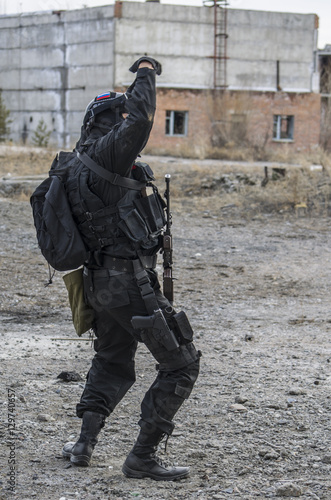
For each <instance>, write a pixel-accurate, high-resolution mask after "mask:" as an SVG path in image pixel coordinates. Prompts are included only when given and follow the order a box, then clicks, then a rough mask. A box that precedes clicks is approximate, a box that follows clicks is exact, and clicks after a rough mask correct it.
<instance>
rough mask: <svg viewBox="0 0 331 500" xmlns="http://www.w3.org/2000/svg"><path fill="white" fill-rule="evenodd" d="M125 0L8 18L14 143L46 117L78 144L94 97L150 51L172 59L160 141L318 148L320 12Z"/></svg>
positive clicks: (209, 148) (5, 60)
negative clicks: (90, 6) (194, 5)
mask: <svg viewBox="0 0 331 500" xmlns="http://www.w3.org/2000/svg"><path fill="white" fill-rule="evenodd" d="M211 4H212V6H211V7H208V6H207V5H205V6H203V7H186V6H175V5H166V4H160V3H157V2H146V3H143V2H141V3H140V2H129V1H123V2H120V1H118V2H116V3H115V5H108V6H103V7H95V8H89V9H87V8H86V9H81V10H75V11H59V12H39V13H34V14H22V15H17V16H0V42H1V43H0V46H1V47H3V48H2V49H1V52H2V55H1V57H0V67H1V72H0V88H1V89H2V94H3V98H4V100H5V103H6V106H7V108H8V109H10V111H11V115H12V116H11V118H12V119H13V123H12V126H11V129H12V138H13V140H15V141H19V140H24V141H26V142H27V143H29V142H30V141H31V137H32V135H33V131H34V130H35V129H36V127H37V124H38V122H39V121H40V119H41V118H43V120H44V121H45V122H46V124H47V127H48V129H49V130H52V135H51V140H52V142H53V144H55V145H56V146H58V147H61V148H70V147H72V146H73V145H74V144H75V142H76V140H77V137H78V136H79V134H80V124H81V120H82V116H83V112H84V109H85V106H86V104H87V103H88V102H89V101H90V100H91V99H92V98H93V97H94V96H95V95H97V94H98V93H100V92H101V91H106V90H109V89H117V90H120V89H124V88H125V87H126V86H127V85H128V84H129V83H130V82H131V81H132V74H131V73H129V72H128V68H129V66H130V65H131V63H132V62H133V61H134V60H135V59H136V58H137V57H139V56H140V55H141V54H145V53H146V54H149V55H152V56H154V57H155V58H157V59H158V60H160V61H161V62H162V65H163V74H162V75H161V77H159V78H158V80H157V84H158V88H157V113H156V117H155V125H154V128H153V131H152V134H151V138H150V141H149V145H148V150H149V151H150V152H154V153H159V154H171V155H185V156H198V157H205V156H208V155H210V154H211V153H212V152H213V151H215V148H219V147H222V146H223V145H226V144H243V143H249V144H253V145H256V146H267V147H270V148H278V149H279V148H283V147H284V145H286V147H288V148H291V149H294V150H305V149H309V148H311V147H313V146H315V145H317V144H318V143H319V138H320V116H321V103H320V101H321V96H320V89H319V72H318V53H317V33H318V18H317V16H316V15H314V14H289V13H279V12H263V11H261V12H260V11H248V10H240V9H226V8H224V4H225V2H224V1H223V0H218V1H217V4H214V2H211Z"/></svg>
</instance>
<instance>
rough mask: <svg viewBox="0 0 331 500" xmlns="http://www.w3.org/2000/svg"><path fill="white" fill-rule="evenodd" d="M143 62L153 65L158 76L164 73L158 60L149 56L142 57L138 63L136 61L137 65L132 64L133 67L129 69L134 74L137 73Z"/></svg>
mask: <svg viewBox="0 0 331 500" xmlns="http://www.w3.org/2000/svg"><path fill="white" fill-rule="evenodd" d="M143 61H148V62H150V63H151V65H152V66H153V68H154V69H155V71H156V74H157V75H161V73H162V66H161V64H160V63H159V62H158V61H157V60H156V59H153V58H152V57H148V56H143V57H140V59H138V61H136V62H135V63H133V64H132V66H131V68H129V70H130V71H131V72H132V73H136V72H137V71H138V68H139V64H140V63H141V62H143Z"/></svg>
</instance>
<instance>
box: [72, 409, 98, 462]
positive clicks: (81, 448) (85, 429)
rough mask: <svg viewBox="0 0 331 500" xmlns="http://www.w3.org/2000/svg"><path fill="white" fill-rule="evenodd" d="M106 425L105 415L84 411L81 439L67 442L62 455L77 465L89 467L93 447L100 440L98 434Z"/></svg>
mask: <svg viewBox="0 0 331 500" xmlns="http://www.w3.org/2000/svg"><path fill="white" fill-rule="evenodd" d="M104 425H105V415H101V414H100V413H95V412H93V411H86V412H84V413H83V423H82V429H81V432H80V436H79V439H78V441H77V442H76V443H71V442H70V443H66V444H65V445H64V446H63V449H62V455H63V456H64V457H65V458H69V459H70V462H71V463H73V464H75V465H80V466H82V467H87V466H88V465H89V464H90V460H91V456H92V453H93V449H94V447H95V445H96V444H97V442H98V439H97V437H98V434H99V432H100V430H101V429H102V427H103V426H104Z"/></svg>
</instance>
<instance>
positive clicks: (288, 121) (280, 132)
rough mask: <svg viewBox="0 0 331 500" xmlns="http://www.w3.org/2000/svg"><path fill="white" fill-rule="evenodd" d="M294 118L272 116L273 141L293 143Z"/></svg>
mask: <svg viewBox="0 0 331 500" xmlns="http://www.w3.org/2000/svg"><path fill="white" fill-rule="evenodd" d="M293 132H294V116H293V115H274V129H273V140H274V141H293Z"/></svg>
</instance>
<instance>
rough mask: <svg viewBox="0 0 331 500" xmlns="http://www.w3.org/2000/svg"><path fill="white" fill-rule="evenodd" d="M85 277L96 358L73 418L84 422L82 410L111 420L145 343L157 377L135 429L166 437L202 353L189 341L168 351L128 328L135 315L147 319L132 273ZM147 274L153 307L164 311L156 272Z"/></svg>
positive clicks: (150, 337)
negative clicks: (137, 351) (148, 430)
mask: <svg viewBox="0 0 331 500" xmlns="http://www.w3.org/2000/svg"><path fill="white" fill-rule="evenodd" d="M87 272H88V275H87V276H86V275H85V276H84V289H85V296H86V300H87V302H88V303H89V304H90V305H91V306H92V307H93V309H94V312H95V319H94V332H95V335H96V340H95V341H94V349H95V351H96V354H95V356H94V358H93V360H92V366H91V368H90V370H89V372H88V375H87V381H86V386H85V389H84V391H83V394H82V396H81V400H80V402H79V404H78V405H77V415H78V416H79V417H82V415H83V413H84V412H85V411H95V412H98V413H102V414H104V415H106V416H109V415H110V413H111V412H112V411H113V410H114V409H115V407H116V405H117V404H118V403H119V402H120V401H121V399H122V398H123V397H124V395H125V394H126V392H127V391H128V390H129V389H130V387H131V386H132V385H133V384H134V382H135V380H136V378H135V361H134V358H135V353H136V349H137V345H138V342H144V344H145V345H146V346H147V348H148V349H149V351H150V352H151V354H152V355H153V357H154V358H155V360H156V361H157V363H158V374H157V377H156V379H155V381H154V383H153V384H152V385H151V387H150V388H149V390H148V391H147V393H146V394H145V396H144V399H143V401H142V404H141V420H140V422H139V425H140V426H141V428H142V430H144V428H146V430H147V429H150V428H151V427H152V428H156V429H158V430H160V431H161V432H164V433H166V434H169V435H170V434H171V433H172V430H173V428H174V424H173V422H172V419H173V417H174V415H175V414H176V412H177V411H178V409H179V408H180V407H181V405H182V404H183V402H184V400H185V399H186V398H188V397H189V395H190V393H191V391H192V388H193V386H194V383H195V381H196V379H197V377H198V373H199V357H200V354H199V353H198V352H197V351H196V349H195V347H194V345H193V343H192V342H190V343H188V344H186V345H181V346H180V347H179V348H177V349H175V350H173V351H168V350H167V349H166V348H165V347H164V346H163V345H162V344H160V343H159V342H158V341H157V340H156V339H155V338H154V336H153V331H152V330H151V329H145V330H143V331H141V333H139V331H137V330H134V329H133V328H132V325H131V318H132V317H133V316H146V315H147V310H146V307H145V303H144V301H143V299H142V297H141V294H140V290H139V288H138V286H137V283H136V280H135V277H134V275H133V274H130V273H119V272H117V271H110V270H106V269H102V270H98V271H91V270H88V271H87ZM148 274H149V278H150V281H151V284H152V286H153V288H154V291H155V295H156V299H157V303H158V305H159V307H160V308H161V309H162V310H164V309H165V308H166V307H169V306H170V304H169V302H168V300H167V299H166V298H165V297H164V296H163V294H162V293H161V291H160V286H159V282H158V279H157V275H156V273H155V272H154V271H152V270H149V271H148Z"/></svg>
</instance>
